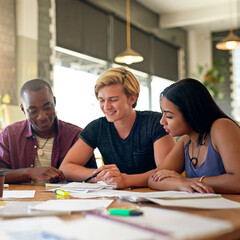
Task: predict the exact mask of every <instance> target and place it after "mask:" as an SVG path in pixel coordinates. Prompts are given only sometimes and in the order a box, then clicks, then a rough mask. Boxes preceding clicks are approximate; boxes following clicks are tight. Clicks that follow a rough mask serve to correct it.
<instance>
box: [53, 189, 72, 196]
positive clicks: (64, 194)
mask: <svg viewBox="0 0 240 240" xmlns="http://www.w3.org/2000/svg"><path fill="white" fill-rule="evenodd" d="M54 192H55V194H56V195H60V196H69V192H66V191H64V190H61V189H56V190H54Z"/></svg>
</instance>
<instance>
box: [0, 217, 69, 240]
mask: <svg viewBox="0 0 240 240" xmlns="http://www.w3.org/2000/svg"><path fill="white" fill-rule="evenodd" d="M63 225H64V222H63V221H61V220H60V219H58V218H57V217H40V218H38V217H35V218H19V219H14V220H8V221H2V222H1V228H0V236H1V239H4V240H5V239H6V240H8V239H9V240H33V239H34V240H35V239H41V240H45V239H46V240H50V239H51V240H55V239H59V240H65V239H64V238H60V237H58V238H56V237H53V236H52V237H51V236H50V235H49V234H47V229H51V228H57V227H63ZM3 236H4V237H3ZM66 240H68V239H66ZM69 240H70V239H69Z"/></svg>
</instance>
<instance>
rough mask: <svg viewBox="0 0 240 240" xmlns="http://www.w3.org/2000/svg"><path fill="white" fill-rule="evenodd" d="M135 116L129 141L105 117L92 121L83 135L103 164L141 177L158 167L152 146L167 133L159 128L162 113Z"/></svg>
mask: <svg viewBox="0 0 240 240" xmlns="http://www.w3.org/2000/svg"><path fill="white" fill-rule="evenodd" d="M136 113H137V114H136V120H135V122H134V125H133V127H132V129H131V132H130V134H129V135H128V137H127V138H126V139H122V138H121V137H120V136H119V135H118V132H117V130H116V128H115V126H114V124H113V123H112V122H108V121H107V119H106V118H105V117H101V118H99V119H96V120H94V121H92V122H90V123H89V124H88V125H87V126H86V127H85V128H84V130H83V131H82V133H81V134H80V137H81V139H82V140H83V141H84V142H86V143H87V144H88V145H89V146H90V147H92V148H98V149H99V151H100V153H101V154H102V157H103V161H104V164H116V165H117V167H118V168H119V170H120V172H121V173H127V174H138V173H144V172H147V171H149V170H152V169H154V168H156V164H155V160H154V150H153V144H154V142H155V141H156V140H158V139H159V138H161V137H163V136H165V135H166V134H167V133H166V132H165V130H164V128H163V126H162V125H160V119H161V117H162V114H161V113H158V112H152V111H142V112H141V111H136Z"/></svg>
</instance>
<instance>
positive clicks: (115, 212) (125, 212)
mask: <svg viewBox="0 0 240 240" xmlns="http://www.w3.org/2000/svg"><path fill="white" fill-rule="evenodd" d="M109 214H110V215H118V216H140V215H142V214H143V212H141V211H140V210H138V209H135V210H133V209H132V210H131V209H119V208H111V209H110V210H109Z"/></svg>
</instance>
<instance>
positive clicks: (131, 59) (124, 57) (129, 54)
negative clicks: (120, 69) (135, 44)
mask: <svg viewBox="0 0 240 240" xmlns="http://www.w3.org/2000/svg"><path fill="white" fill-rule="evenodd" d="M126 30H127V49H126V50H125V51H123V52H122V53H120V54H119V55H118V56H116V57H115V59H114V60H115V62H117V63H125V64H128V65H129V64H132V63H138V62H142V61H143V57H142V56H141V55H140V54H139V53H137V52H135V51H134V50H132V49H131V33H130V0H126Z"/></svg>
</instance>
